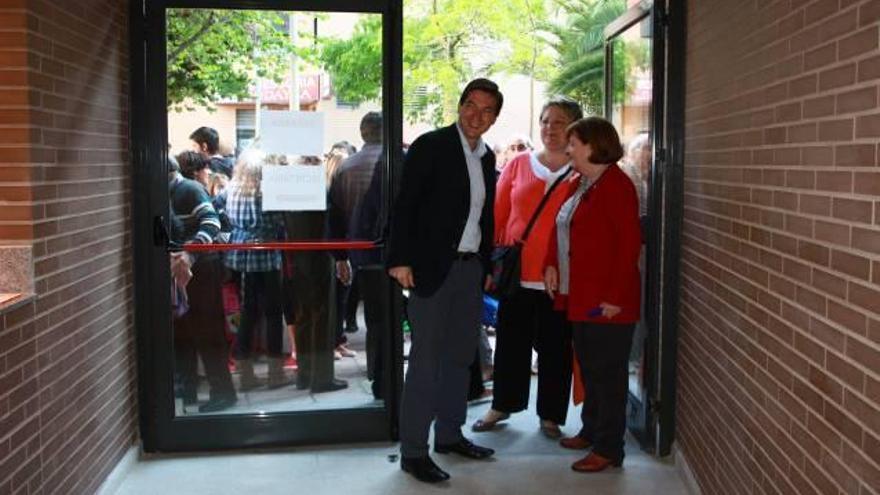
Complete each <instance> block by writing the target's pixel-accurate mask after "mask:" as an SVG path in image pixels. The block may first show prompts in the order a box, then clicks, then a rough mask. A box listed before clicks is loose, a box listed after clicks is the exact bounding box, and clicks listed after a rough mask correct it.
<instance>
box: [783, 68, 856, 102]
mask: <svg viewBox="0 0 880 495" xmlns="http://www.w3.org/2000/svg"><path fill="white" fill-rule="evenodd" d="M855 82H856V65H855V64H849V65H845V66H843V67H837V68H834V69H827V70H825V71H822V72H821V73H819V91H826V90H829V89H834V88H839V87H842V86H848V85H850V84H853V83H855ZM803 94H809V93H808V92H807V93H803ZM803 94H802V95H803ZM802 95H792V97H796V96H802Z"/></svg>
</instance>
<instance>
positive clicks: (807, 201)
mask: <svg viewBox="0 0 880 495" xmlns="http://www.w3.org/2000/svg"><path fill="white" fill-rule="evenodd" d="M800 211H802V212H804V213H809V214H811V215H824V216H828V215H831V198H830V197H829V196H817V195H814V194H801V198H800Z"/></svg>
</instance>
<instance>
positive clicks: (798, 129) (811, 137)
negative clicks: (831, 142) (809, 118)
mask: <svg viewBox="0 0 880 495" xmlns="http://www.w3.org/2000/svg"><path fill="white" fill-rule="evenodd" d="M817 137H818V126H817V125H816V124H814V123H807V124H799V125H795V126H791V127H789V128H788V142H789V143H808V142H812V141H815V140H816V139H817Z"/></svg>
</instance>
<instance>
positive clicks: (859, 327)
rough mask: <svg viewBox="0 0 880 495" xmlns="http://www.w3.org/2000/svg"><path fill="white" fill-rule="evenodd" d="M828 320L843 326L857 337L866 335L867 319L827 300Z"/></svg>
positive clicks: (861, 314) (856, 312)
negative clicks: (857, 335)
mask: <svg viewBox="0 0 880 495" xmlns="http://www.w3.org/2000/svg"><path fill="white" fill-rule="evenodd" d="M828 319H829V320H831V321H834V322H835V323H838V324H840V325H843V326H844V327H846V328H848V329H850V330H852V331H854V332H856V333H857V334H859V335H865V334H866V333H867V327H868V319H867V318H866V317H865V315H864V314H863V313H860V312H858V311H855V310H854V309H852V308H850V307H849V306H845V305H843V304H840V303H838V302H836V301H834V300H832V299H829V300H828Z"/></svg>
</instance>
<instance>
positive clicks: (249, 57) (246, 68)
mask: <svg viewBox="0 0 880 495" xmlns="http://www.w3.org/2000/svg"><path fill="white" fill-rule="evenodd" d="M286 22H287V15H286V14H283V13H278V12H270V11H257V10H219V9H217V10H208V9H169V10H168V17H167V37H166V39H167V53H168V55H167V64H168V80H167V85H168V106H169V108H170V109H172V110H182V109H184V108H193V107H198V106H201V107H208V108H211V107H213V105H214V103H215V102H217V101H218V100H220V99H224V98H239V99H244V98H247V97H248V96H249V93H250V91H249V88H250V86H251V85H252V83H253V82H254V81H255V80H256V77H263V78H269V79H274V80H276V81H279V82H280V81H281V79H282V78H283V76H284V74H285V73H286V71H287V70H288V69H289V63H290V59H289V56H290V53H291V45H290V42H289V40H288V34H287V30H286V27H285V26H286Z"/></svg>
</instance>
